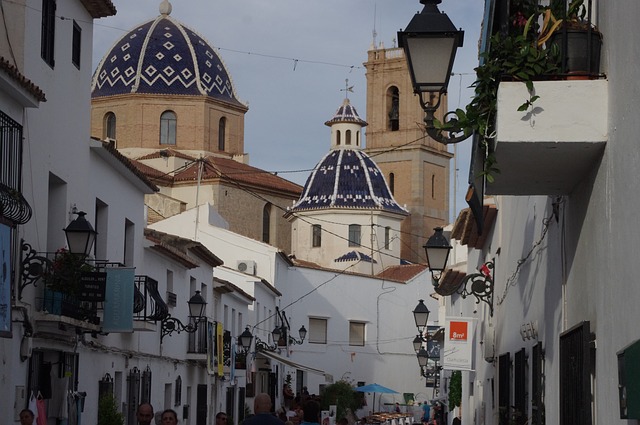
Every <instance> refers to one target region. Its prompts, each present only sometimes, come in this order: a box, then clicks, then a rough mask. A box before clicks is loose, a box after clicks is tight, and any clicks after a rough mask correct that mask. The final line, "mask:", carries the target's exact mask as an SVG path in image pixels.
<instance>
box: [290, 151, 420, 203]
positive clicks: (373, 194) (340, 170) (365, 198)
mask: <svg viewBox="0 0 640 425" xmlns="http://www.w3.org/2000/svg"><path fill="white" fill-rule="evenodd" d="M327 208H359V209H380V210H385V211H391V212H395V213H400V214H403V215H408V214H409V212H408V211H407V210H405V209H404V208H402V207H401V206H400V205H398V203H397V202H396V201H395V199H394V198H393V195H391V191H390V190H389V187H388V186H387V182H386V181H385V179H384V176H383V175H382V172H381V171H380V169H379V168H378V166H377V164H376V163H375V162H374V161H373V160H372V159H371V158H370V157H369V156H368V155H367V154H366V153H365V152H363V151H360V150H353V149H336V150H331V151H330V152H329V153H328V154H327V155H326V156H325V157H324V158H323V159H322V160H321V161H320V162H319V163H318V165H316V167H315V168H314V170H313V172H312V173H311V175H310V176H309V178H308V179H307V182H306V184H305V186H304V191H303V194H302V196H301V197H300V199H299V200H298V202H296V203H295V205H294V206H293V207H292V208H291V209H290V212H296V211H304V210H318V209H327Z"/></svg>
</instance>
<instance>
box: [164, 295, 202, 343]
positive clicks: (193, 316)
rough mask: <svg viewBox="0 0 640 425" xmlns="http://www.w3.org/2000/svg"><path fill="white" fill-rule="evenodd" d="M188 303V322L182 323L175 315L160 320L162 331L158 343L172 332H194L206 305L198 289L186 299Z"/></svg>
mask: <svg viewBox="0 0 640 425" xmlns="http://www.w3.org/2000/svg"><path fill="white" fill-rule="evenodd" d="M187 304H188V305H189V319H190V321H189V323H188V324H186V325H185V324H184V323H182V322H181V321H180V320H179V319H176V318H175V317H171V316H169V317H167V318H165V319H163V320H162V331H161V333H160V343H161V344H162V340H163V339H164V337H165V336H171V334H172V333H173V332H177V333H180V332H187V333H194V332H195V331H197V330H198V323H199V322H200V320H201V319H202V318H203V317H204V311H205V308H206V306H207V302H206V301H205V299H204V297H203V296H202V295H200V291H196V293H195V294H194V295H193V296H192V297H191V298H190V299H189V301H187Z"/></svg>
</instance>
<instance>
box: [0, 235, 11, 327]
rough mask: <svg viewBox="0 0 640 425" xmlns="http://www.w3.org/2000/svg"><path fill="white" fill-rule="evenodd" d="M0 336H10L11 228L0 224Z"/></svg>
mask: <svg viewBox="0 0 640 425" xmlns="http://www.w3.org/2000/svg"><path fill="white" fill-rule="evenodd" d="M0 337H2V338H11V228H10V227H9V226H5V225H4V224H0Z"/></svg>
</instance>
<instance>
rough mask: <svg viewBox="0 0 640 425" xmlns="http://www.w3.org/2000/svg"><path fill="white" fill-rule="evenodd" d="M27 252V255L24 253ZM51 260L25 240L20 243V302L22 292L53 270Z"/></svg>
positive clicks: (35, 284)
mask: <svg viewBox="0 0 640 425" xmlns="http://www.w3.org/2000/svg"><path fill="white" fill-rule="evenodd" d="M25 252H26V255H24V253H25ZM51 265H52V263H51V260H49V259H48V258H47V257H45V256H43V255H39V254H38V252H37V251H36V250H35V249H33V247H31V245H29V244H28V243H26V242H25V241H24V240H21V241H20V282H19V284H18V300H22V291H23V290H24V288H26V287H27V286H29V285H33V286H37V283H38V281H39V280H40V279H42V277H44V276H45V275H46V274H47V273H48V272H49V270H50V269H51Z"/></svg>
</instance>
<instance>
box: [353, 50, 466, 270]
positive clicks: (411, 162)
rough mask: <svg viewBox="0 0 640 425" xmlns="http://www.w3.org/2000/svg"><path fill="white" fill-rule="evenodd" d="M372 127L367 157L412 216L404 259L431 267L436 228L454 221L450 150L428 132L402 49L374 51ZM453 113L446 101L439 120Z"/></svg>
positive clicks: (405, 230)
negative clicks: (429, 247)
mask: <svg viewBox="0 0 640 425" xmlns="http://www.w3.org/2000/svg"><path fill="white" fill-rule="evenodd" d="M364 66H365V67H366V69H367V72H366V77H367V122H368V123H369V126H368V127H367V132H366V149H365V151H366V152H367V154H369V155H370V156H371V157H373V158H374V159H375V161H376V163H377V164H378V166H379V167H380V170H381V171H382V172H383V173H384V176H385V179H386V181H387V183H388V185H389V188H390V189H391V192H392V194H393V196H394V198H395V199H396V201H397V202H398V204H400V205H404V206H406V208H407V209H408V210H409V212H410V213H411V215H410V216H409V217H407V218H405V220H404V221H403V222H402V228H401V252H400V255H401V257H402V259H404V260H408V261H411V262H420V263H424V262H425V261H426V258H425V253H424V249H423V248H422V246H423V245H424V243H425V242H426V240H427V238H428V237H429V236H430V235H431V234H432V233H433V228H434V227H438V226H444V225H446V224H447V221H448V218H449V162H450V161H449V160H450V159H451V158H452V157H453V154H451V153H449V152H448V150H447V147H446V146H445V145H442V144H440V143H438V142H436V141H434V140H432V139H431V138H430V137H429V136H427V134H426V132H425V131H424V121H423V118H424V111H423V110H422V107H421V106H420V101H419V100H418V97H417V96H414V94H413V89H412V86H411V78H410V76H409V70H408V68H407V62H406V59H405V56H404V52H403V50H402V49H401V48H391V49H385V48H384V47H383V46H379V47H377V46H375V45H374V46H373V47H372V49H371V50H369V52H368V58H367V62H366V63H365V64H364ZM446 107H447V102H446V98H445V99H443V101H442V103H441V106H440V108H441V109H440V111H439V114H437V115H438V116H439V118H441V117H442V111H443V110H445V108H446Z"/></svg>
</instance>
